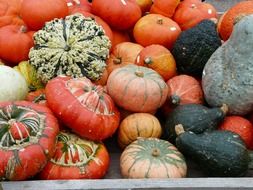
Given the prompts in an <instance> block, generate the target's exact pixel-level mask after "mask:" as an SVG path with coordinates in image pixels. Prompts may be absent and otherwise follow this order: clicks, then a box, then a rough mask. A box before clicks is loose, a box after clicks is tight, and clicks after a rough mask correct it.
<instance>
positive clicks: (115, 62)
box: [113, 58, 122, 65]
mask: <svg viewBox="0 0 253 190" xmlns="http://www.w3.org/2000/svg"><path fill="white" fill-rule="evenodd" d="M121 61H122V60H121V58H115V59H113V63H114V64H117V65H118V64H121Z"/></svg>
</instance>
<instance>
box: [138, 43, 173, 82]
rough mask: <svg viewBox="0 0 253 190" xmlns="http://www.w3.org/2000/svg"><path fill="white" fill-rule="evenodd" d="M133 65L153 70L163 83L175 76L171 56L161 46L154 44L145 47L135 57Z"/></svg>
mask: <svg viewBox="0 0 253 190" xmlns="http://www.w3.org/2000/svg"><path fill="white" fill-rule="evenodd" d="M135 64H136V65H139V66H144V67H148V68H151V69H153V70H155V71H156V72H157V73H159V74H160V75H161V76H162V77H163V79H164V80H165V81H167V80H168V79H170V78H171V77H173V76H175V75H176V74H177V68H176V61H175V59H174V57H173V55H172V54H171V53H170V51H169V50H168V49H167V48H165V47H164V46H161V45H156V44H154V45H150V46H147V47H145V48H144V49H143V50H141V52H140V53H139V55H138V56H137V58H136V61H135Z"/></svg>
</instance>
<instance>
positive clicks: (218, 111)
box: [164, 104, 227, 142]
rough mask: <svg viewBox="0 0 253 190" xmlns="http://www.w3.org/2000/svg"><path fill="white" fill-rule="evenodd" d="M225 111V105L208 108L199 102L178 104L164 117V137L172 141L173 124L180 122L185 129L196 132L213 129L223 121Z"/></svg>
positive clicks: (174, 134)
mask: <svg viewBox="0 0 253 190" xmlns="http://www.w3.org/2000/svg"><path fill="white" fill-rule="evenodd" d="M226 112H227V106H226V105H223V106H222V107H221V108H208V107H205V106H203V105H200V104H186V105H179V106H177V107H176V108H175V109H174V110H173V111H172V112H171V113H170V114H169V115H168V117H167V119H166V123H165V126H164V128H165V129H164V133H165V137H166V138H168V139H169V140H170V141H171V142H174V141H175V138H176V132H175V126H176V125H178V124H182V125H183V126H184V130H185V131H192V132H194V133H197V134H199V133H203V132H205V131H209V130H214V129H216V128H218V125H219V123H220V122H221V121H223V119H224V117H225V115H226Z"/></svg>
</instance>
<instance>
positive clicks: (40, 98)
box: [25, 88, 47, 106]
mask: <svg viewBox="0 0 253 190" xmlns="http://www.w3.org/2000/svg"><path fill="white" fill-rule="evenodd" d="M25 100H27V101H29V102H33V103H37V104H40V105H43V106H47V100H46V95H45V89H44V88H41V89H38V90H36V91H32V92H29V93H28V94H27V96H26V98H25Z"/></svg>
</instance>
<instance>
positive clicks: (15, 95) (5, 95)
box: [0, 65, 28, 102]
mask: <svg viewBox="0 0 253 190" xmlns="http://www.w3.org/2000/svg"><path fill="white" fill-rule="evenodd" d="M0 81H2V83H1V85H0V102H2V101H15V100H23V99H25V97H26V95H27V93H28V85H27V83H26V80H25V78H24V77H23V76H22V75H21V74H20V73H19V72H18V71H16V70H14V69H13V68H11V67H8V66H5V65H0Z"/></svg>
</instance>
